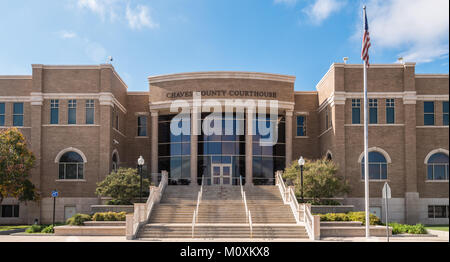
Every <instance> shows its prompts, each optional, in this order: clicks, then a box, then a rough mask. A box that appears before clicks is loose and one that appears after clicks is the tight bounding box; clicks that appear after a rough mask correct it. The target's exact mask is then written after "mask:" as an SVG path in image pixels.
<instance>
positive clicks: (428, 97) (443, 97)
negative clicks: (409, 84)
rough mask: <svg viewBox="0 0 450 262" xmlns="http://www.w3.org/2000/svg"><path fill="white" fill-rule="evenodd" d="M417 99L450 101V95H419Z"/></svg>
mask: <svg viewBox="0 0 450 262" xmlns="http://www.w3.org/2000/svg"><path fill="white" fill-rule="evenodd" d="M417 100H424V101H428V100H433V101H448V95H417Z"/></svg>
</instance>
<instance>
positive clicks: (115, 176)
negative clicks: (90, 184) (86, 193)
mask: <svg viewBox="0 0 450 262" xmlns="http://www.w3.org/2000/svg"><path fill="white" fill-rule="evenodd" d="M149 185H150V183H149V181H148V179H146V178H143V179H142V188H143V190H145V189H146V188H148V187H149ZM139 190H140V177H139V175H138V174H137V170H136V169H133V168H119V169H118V170H117V171H113V172H111V174H110V175H109V176H107V177H106V178H105V180H103V181H101V182H99V183H97V189H96V190H95V193H96V194H97V195H99V196H108V197H112V198H113V199H114V200H118V201H117V202H119V203H127V204H131V200H132V199H133V198H134V197H136V196H139ZM117 202H116V203H117Z"/></svg>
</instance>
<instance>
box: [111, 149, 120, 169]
mask: <svg viewBox="0 0 450 262" xmlns="http://www.w3.org/2000/svg"><path fill="white" fill-rule="evenodd" d="M118 168H119V160H118V159H117V154H116V153H114V154H113V156H112V170H113V171H117V169H118Z"/></svg>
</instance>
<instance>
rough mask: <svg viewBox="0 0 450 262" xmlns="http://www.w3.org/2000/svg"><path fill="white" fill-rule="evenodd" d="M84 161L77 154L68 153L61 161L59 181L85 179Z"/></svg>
mask: <svg viewBox="0 0 450 262" xmlns="http://www.w3.org/2000/svg"><path fill="white" fill-rule="evenodd" d="M83 173H84V161H83V158H82V157H81V156H80V154H78V153H77V152H73V151H70V152H66V153H64V154H63V155H62V156H61V158H60V159H59V179H83V178H84V175H83Z"/></svg>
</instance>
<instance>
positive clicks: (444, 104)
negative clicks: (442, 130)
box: [0, 101, 448, 126]
mask: <svg viewBox="0 0 450 262" xmlns="http://www.w3.org/2000/svg"><path fill="white" fill-rule="evenodd" d="M442 124H443V125H444V126H448V101H444V102H442ZM0 126H1V125H0Z"/></svg>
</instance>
